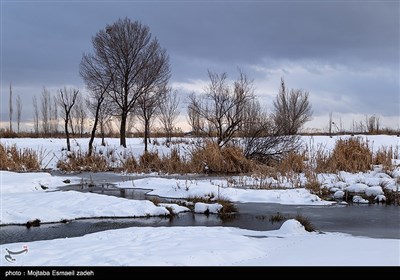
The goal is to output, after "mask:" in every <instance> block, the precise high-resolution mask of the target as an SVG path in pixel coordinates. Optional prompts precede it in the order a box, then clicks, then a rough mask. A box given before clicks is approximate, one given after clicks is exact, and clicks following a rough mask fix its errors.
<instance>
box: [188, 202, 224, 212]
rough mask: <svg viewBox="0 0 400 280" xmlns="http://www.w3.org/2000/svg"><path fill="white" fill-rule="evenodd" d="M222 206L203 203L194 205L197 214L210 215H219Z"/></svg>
mask: <svg viewBox="0 0 400 280" xmlns="http://www.w3.org/2000/svg"><path fill="white" fill-rule="evenodd" d="M221 209H222V205H221V204H219V203H213V204H207V203H202V202H197V203H196V204H195V205H194V212H195V213H202V214H205V213H209V214H218V213H219V211H221Z"/></svg>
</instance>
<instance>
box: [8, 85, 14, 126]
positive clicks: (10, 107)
mask: <svg viewBox="0 0 400 280" xmlns="http://www.w3.org/2000/svg"><path fill="white" fill-rule="evenodd" d="M9 98H10V100H9V104H8V105H9V107H8V109H9V113H10V132H12V115H13V104H12V88H11V83H10V97H9Z"/></svg>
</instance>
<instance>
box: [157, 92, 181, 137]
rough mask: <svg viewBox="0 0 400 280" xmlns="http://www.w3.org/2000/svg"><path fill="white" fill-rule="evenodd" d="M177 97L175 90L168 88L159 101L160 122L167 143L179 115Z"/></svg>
mask: <svg viewBox="0 0 400 280" xmlns="http://www.w3.org/2000/svg"><path fill="white" fill-rule="evenodd" d="M178 106H179V98H178V96H177V93H176V91H174V92H172V91H171V89H169V90H168V91H167V92H166V94H165V95H164V99H163V100H162V102H161V103H160V117H159V119H160V122H161V125H162V127H163V128H164V131H165V133H166V135H167V143H169V142H171V137H172V132H173V131H174V127H175V125H176V119H177V118H178V116H179V110H178Z"/></svg>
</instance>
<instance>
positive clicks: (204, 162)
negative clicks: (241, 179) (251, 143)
mask: <svg viewBox="0 0 400 280" xmlns="http://www.w3.org/2000/svg"><path fill="white" fill-rule="evenodd" d="M190 166H191V169H192V170H193V171H194V172H199V173H217V174H229V173H235V174H239V173H248V172H250V171H251V170H252V167H253V166H254V164H253V163H252V162H251V161H250V160H248V159H246V158H245V156H244V155H243V151H242V149H240V148H239V147H236V146H226V147H223V148H219V147H218V145H217V144H215V143H212V142H207V143H206V144H205V145H204V147H198V148H196V149H195V150H193V151H192V157H191V162H190Z"/></svg>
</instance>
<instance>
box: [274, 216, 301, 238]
mask: <svg viewBox="0 0 400 280" xmlns="http://www.w3.org/2000/svg"><path fill="white" fill-rule="evenodd" d="M276 233H280V234H287V235H288V234H291V235H293V234H308V232H307V231H306V230H305V228H304V226H303V225H302V224H300V222H299V221H297V220H295V219H290V220H287V221H285V222H284V223H283V224H282V225H281V227H280V229H279V230H277V231H276Z"/></svg>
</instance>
